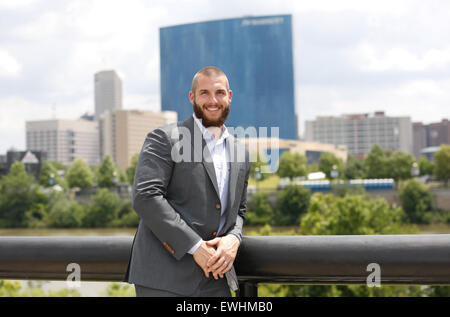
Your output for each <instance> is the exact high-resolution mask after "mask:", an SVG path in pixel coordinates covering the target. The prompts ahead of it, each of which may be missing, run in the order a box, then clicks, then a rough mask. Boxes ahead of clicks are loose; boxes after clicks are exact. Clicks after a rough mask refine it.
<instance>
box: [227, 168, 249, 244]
mask: <svg viewBox="0 0 450 317" xmlns="http://www.w3.org/2000/svg"><path fill="white" fill-rule="evenodd" d="M251 166H252V163H251V162H248V163H247V171H246V173H245V179H244V187H243V189H242V196H241V202H240V204H239V210H238V215H237V218H236V224H235V225H234V227H233V228H232V229H231V231H229V232H228V234H233V235H235V236H236V237H237V238H238V239H239V242H242V226H243V225H244V220H245V212H246V211H247V186H248V178H249V176H250V168H251Z"/></svg>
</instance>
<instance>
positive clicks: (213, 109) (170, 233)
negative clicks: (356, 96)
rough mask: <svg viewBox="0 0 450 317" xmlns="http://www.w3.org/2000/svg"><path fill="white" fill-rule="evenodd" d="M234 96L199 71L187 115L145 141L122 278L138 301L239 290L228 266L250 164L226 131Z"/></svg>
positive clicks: (223, 80)
mask: <svg viewBox="0 0 450 317" xmlns="http://www.w3.org/2000/svg"><path fill="white" fill-rule="evenodd" d="M232 96H233V93H232V91H231V90H230V87H229V82H228V78H227V76H226V75H225V74H224V73H223V72H222V71H221V70H220V69H218V68H216V67H212V66H210V67H206V68H203V69H201V70H200V71H198V72H197V73H196V74H195V76H194V78H193V80H192V90H191V91H190V92H189V100H190V102H191V103H192V105H193V112H194V113H193V114H192V116H190V117H189V118H187V119H186V120H184V121H181V122H178V123H174V124H168V125H165V126H162V127H160V128H158V129H155V130H153V131H152V132H150V133H149V134H148V135H147V138H146V140H145V142H144V145H143V147H142V151H141V153H140V155H139V160H138V165H137V168H136V175H135V178H134V185H133V208H134V209H135V211H136V212H137V213H138V215H139V217H140V222H139V227H138V230H137V232H136V235H135V238H134V241H133V247H132V252H131V256H130V262H129V265H128V269H127V274H126V277H125V281H127V282H129V283H133V284H134V285H135V289H136V295H137V296H208V297H211V296H214V297H229V296H231V293H230V288H231V289H232V290H233V291H237V290H238V281H237V276H236V273H235V271H234V267H233V263H234V261H235V259H236V255H237V251H238V248H239V246H240V243H241V241H242V225H243V222H244V217H245V211H246V208H247V206H246V205H247V202H246V197H247V183H248V177H249V173H250V167H251V163H250V160H249V155H248V151H247V150H246V149H245V148H244V146H243V145H242V144H241V143H240V142H238V141H237V140H236V139H235V138H234V137H233V136H232V135H231V134H230V133H229V131H228V129H227V127H225V125H224V124H225V121H226V120H227V117H228V114H229V113H230V103H231V100H232ZM195 135H200V136H201V141H200V142H198V141H195ZM186 138H188V139H191V140H190V141H189V140H188V142H187V143H186ZM181 141H183V142H184V143H183V144H184V145H186V144H187V145H188V146H187V147H188V148H184V149H183V155H184V156H183V157H184V159H183V160H179V159H178V157H176V155H174V153H178V152H179V150H180V149H179V146H178V147H177V145H179V144H180V142H181ZM185 147H186V146H185ZM239 153H244V155H241V156H239V155H238V154H239ZM186 154H187V158H188V159H186ZM236 154H237V155H236ZM199 157H200V159H198V158H199Z"/></svg>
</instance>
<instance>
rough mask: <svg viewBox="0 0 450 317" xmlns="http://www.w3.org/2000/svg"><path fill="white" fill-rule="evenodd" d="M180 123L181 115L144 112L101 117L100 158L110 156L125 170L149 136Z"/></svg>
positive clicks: (133, 111) (112, 112) (138, 111)
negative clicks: (162, 127)
mask: <svg viewBox="0 0 450 317" xmlns="http://www.w3.org/2000/svg"><path fill="white" fill-rule="evenodd" d="M173 122H177V113H176V112H173V111H164V112H162V113H154V112H151V111H140V110H113V111H111V110H108V111H106V112H105V113H103V115H102V116H101V117H100V120H99V126H100V129H99V130H100V156H101V157H104V156H105V155H110V156H111V158H112V159H113V161H114V162H115V163H116V165H117V166H118V167H120V168H122V169H125V168H127V167H128V166H129V165H130V163H131V158H132V156H133V155H134V154H136V153H140V151H141V149H142V145H143V144H144V141H145V137H146V136H147V134H148V133H149V132H150V131H152V130H154V129H156V128H158V127H160V126H163V125H165V124H168V123H173Z"/></svg>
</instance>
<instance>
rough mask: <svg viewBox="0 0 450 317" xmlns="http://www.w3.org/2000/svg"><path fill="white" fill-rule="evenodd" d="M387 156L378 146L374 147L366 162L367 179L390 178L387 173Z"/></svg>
mask: <svg viewBox="0 0 450 317" xmlns="http://www.w3.org/2000/svg"><path fill="white" fill-rule="evenodd" d="M387 160H388V158H387V155H386V153H385V151H384V150H383V149H382V148H381V147H380V146H379V145H378V144H374V145H372V149H371V150H370V152H369V154H368V155H367V157H366V160H365V162H364V167H365V177H366V178H389V176H388V173H387V171H386V167H387Z"/></svg>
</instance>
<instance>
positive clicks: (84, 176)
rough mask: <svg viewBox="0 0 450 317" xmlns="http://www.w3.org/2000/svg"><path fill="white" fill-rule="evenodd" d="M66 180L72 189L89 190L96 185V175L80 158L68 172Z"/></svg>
mask: <svg viewBox="0 0 450 317" xmlns="http://www.w3.org/2000/svg"><path fill="white" fill-rule="evenodd" d="M66 180H67V183H68V185H69V187H70V188H75V187H78V188H88V187H92V186H93V185H94V174H93V173H92V171H91V169H90V168H89V166H88V164H87V163H86V161H85V160H84V159H82V158H80V157H79V158H76V159H75V160H74V161H73V162H72V164H71V165H70V167H69V169H68V170H67V173H66Z"/></svg>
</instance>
